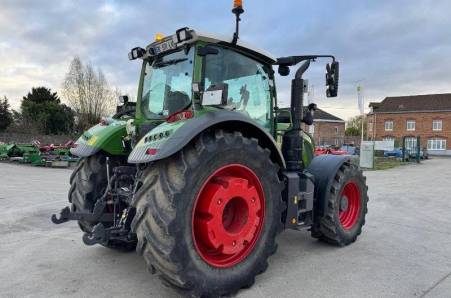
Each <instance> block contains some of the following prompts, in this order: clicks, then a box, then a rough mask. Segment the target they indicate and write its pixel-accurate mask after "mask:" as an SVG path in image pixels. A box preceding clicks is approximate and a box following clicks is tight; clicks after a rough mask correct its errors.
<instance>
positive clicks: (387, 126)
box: [385, 120, 393, 131]
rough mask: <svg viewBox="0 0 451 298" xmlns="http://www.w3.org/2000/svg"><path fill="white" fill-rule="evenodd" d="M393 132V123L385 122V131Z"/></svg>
mask: <svg viewBox="0 0 451 298" xmlns="http://www.w3.org/2000/svg"><path fill="white" fill-rule="evenodd" d="M392 130H393V121H391V120H390V121H385V131H392Z"/></svg>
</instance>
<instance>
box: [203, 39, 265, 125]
mask: <svg viewBox="0 0 451 298" xmlns="http://www.w3.org/2000/svg"><path fill="white" fill-rule="evenodd" d="M215 48H217V49H218V54H216V55H207V56H205V62H206V65H205V73H204V78H205V85H204V86H205V87H204V88H205V90H208V88H209V87H210V86H211V85H213V84H214V85H216V84H220V83H222V84H226V85H227V88H228V91H227V94H228V96H227V98H228V100H227V106H228V108H229V109H232V110H236V111H241V112H243V113H247V114H248V116H249V117H250V118H252V119H254V120H255V121H257V122H258V123H259V124H260V125H262V126H264V127H267V128H268V129H269V127H270V109H271V93H270V85H269V75H268V69H267V68H266V67H265V66H264V65H263V64H261V63H259V62H257V61H255V60H253V59H251V58H249V57H246V56H244V55H242V54H240V53H238V52H235V51H233V50H230V49H226V48H222V47H215Z"/></svg>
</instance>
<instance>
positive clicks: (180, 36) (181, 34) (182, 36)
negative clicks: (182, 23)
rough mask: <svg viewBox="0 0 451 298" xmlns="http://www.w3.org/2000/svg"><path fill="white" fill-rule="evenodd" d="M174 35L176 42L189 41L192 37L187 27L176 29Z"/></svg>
mask: <svg viewBox="0 0 451 298" xmlns="http://www.w3.org/2000/svg"><path fill="white" fill-rule="evenodd" d="M175 34H176V35H177V42H184V41H186V40H189V39H191V38H192V37H193V36H192V34H191V32H190V31H189V28H188V27H185V28H181V29H178V30H177V31H176V32H175Z"/></svg>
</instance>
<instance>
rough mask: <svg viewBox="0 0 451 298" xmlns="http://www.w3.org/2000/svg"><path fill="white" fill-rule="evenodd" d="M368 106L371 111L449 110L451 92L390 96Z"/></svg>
mask: <svg viewBox="0 0 451 298" xmlns="http://www.w3.org/2000/svg"><path fill="white" fill-rule="evenodd" d="M369 106H370V107H372V108H373V113H399V112H426V111H433V112H437V111H451V93H444V94H425V95H409V96H392V97H386V98H385V99H384V100H383V101H381V102H379V103H376V102H371V103H370V104H369Z"/></svg>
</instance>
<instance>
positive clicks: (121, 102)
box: [118, 95, 128, 104]
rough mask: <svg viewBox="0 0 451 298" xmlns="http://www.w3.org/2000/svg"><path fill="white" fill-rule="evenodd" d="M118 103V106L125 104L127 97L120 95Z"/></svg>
mask: <svg viewBox="0 0 451 298" xmlns="http://www.w3.org/2000/svg"><path fill="white" fill-rule="evenodd" d="M118 102H119V103H120V104H126V103H127V102H128V96H127V95H121V96H119V98H118Z"/></svg>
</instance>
